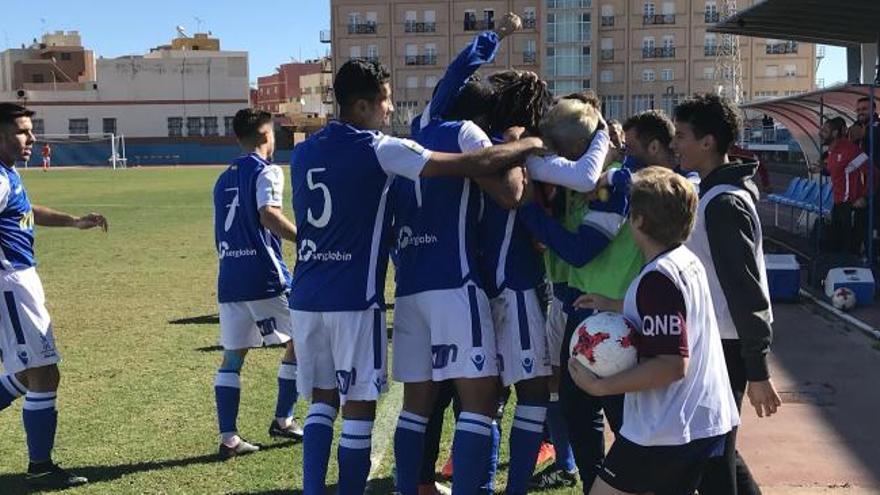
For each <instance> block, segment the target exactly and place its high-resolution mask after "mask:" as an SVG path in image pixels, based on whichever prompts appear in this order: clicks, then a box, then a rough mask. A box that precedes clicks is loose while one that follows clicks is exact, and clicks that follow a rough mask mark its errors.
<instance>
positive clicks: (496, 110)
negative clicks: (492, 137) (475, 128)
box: [489, 70, 553, 134]
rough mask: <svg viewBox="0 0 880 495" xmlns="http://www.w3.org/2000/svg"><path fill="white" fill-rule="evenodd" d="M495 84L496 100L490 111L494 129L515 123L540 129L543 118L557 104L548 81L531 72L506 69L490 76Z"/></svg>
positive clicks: (501, 128) (500, 128)
mask: <svg viewBox="0 0 880 495" xmlns="http://www.w3.org/2000/svg"><path fill="white" fill-rule="evenodd" d="M489 83H491V84H492V86H493V87H494V88H495V102H494V105H493V107H492V110H491V112H490V115H489V121H490V126H491V130H492V132H493V133H499V134H500V133H502V132H504V131H505V130H506V129H508V128H510V127H513V126H522V127H525V128H526V130H527V131H528V132H529V133H536V132H537V130H538V125H539V123H540V122H541V118H542V117H543V116H544V114H545V113H546V112H547V110H548V109H549V108H550V106H551V105H552V104H553V95H552V93H550V90H549V89H547V84H546V83H544V81H541V80H540V79H539V78H538V76H537V75H535V74H534V73H531V72H520V71H515V70H506V71H502V72H497V73H495V74H492V75H491V76H489Z"/></svg>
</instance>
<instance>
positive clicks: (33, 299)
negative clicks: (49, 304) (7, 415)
mask: <svg viewBox="0 0 880 495" xmlns="http://www.w3.org/2000/svg"><path fill="white" fill-rule="evenodd" d="M0 292H2V293H3V297H2V299H3V301H2V303H0V304H2V306H3V308H2V310H0V361H3V369H5V370H6V372H7V373H19V372H21V371H24V370H26V369H30V368H39V367H41V366H48V365H50V364H56V363H58V362H59V361H60V360H61V357H60V356H59V354H58V350H57V349H56V348H55V337H54V335H53V334H52V320H51V319H50V318H49V312H48V311H47V310H46V295H45V294H44V293H43V284H42V282H40V277H39V275H37V270H36V269H34V268H26V269H24V270H12V271H3V272H0Z"/></svg>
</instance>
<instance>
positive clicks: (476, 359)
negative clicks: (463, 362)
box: [471, 349, 486, 371]
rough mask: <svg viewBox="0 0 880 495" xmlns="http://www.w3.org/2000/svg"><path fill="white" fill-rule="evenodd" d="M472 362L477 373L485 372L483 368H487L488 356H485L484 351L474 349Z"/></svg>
mask: <svg viewBox="0 0 880 495" xmlns="http://www.w3.org/2000/svg"><path fill="white" fill-rule="evenodd" d="M471 362H472V363H474V368H476V369H477V371H483V367H485V366H486V355H485V354H483V351H481V350H479V349H474V351H473V354H471Z"/></svg>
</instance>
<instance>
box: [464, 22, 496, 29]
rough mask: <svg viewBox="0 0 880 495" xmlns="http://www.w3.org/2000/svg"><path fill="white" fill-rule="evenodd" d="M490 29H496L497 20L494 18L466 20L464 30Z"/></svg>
mask: <svg viewBox="0 0 880 495" xmlns="http://www.w3.org/2000/svg"><path fill="white" fill-rule="evenodd" d="M490 29H495V21H494V20H491V21H490V20H488V19H483V20H479V21H478V20H475V19H474V20H470V19H465V20H464V30H465V31H488V30H490Z"/></svg>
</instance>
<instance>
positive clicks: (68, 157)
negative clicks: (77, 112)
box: [34, 133, 128, 170]
mask: <svg viewBox="0 0 880 495" xmlns="http://www.w3.org/2000/svg"><path fill="white" fill-rule="evenodd" d="M35 137H36V143H35V144H34V157H35V158H36V159H37V160H36V161H37V163H39V162H41V161H42V153H43V146H44V145H47V144H48V145H49V148H50V152H51V156H52V161H53V162H56V163H58V162H60V163H61V164H63V165H81V166H92V167H112V168H113V170H116V169H117V168H126V166H127V162H128V160H127V158H126V156H125V136H124V135H121V134H113V133H90V134H37V135H36V136H35Z"/></svg>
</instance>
